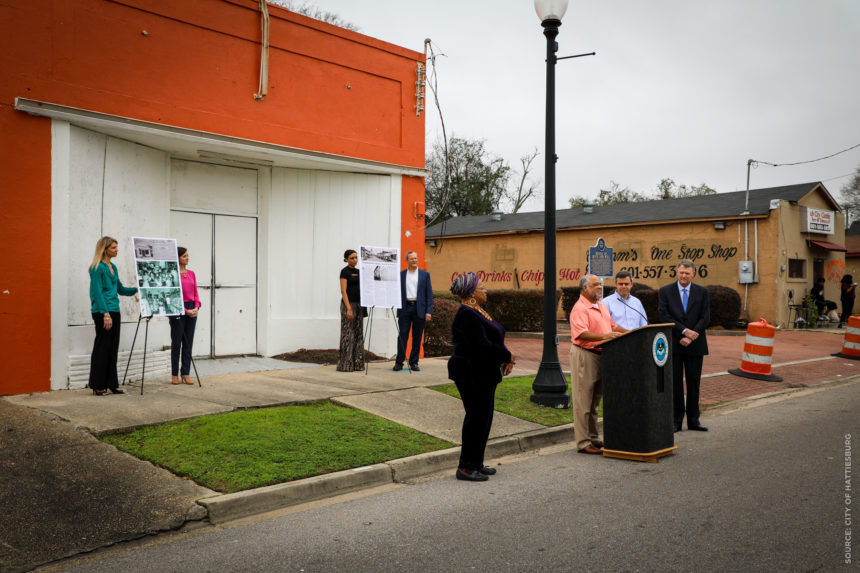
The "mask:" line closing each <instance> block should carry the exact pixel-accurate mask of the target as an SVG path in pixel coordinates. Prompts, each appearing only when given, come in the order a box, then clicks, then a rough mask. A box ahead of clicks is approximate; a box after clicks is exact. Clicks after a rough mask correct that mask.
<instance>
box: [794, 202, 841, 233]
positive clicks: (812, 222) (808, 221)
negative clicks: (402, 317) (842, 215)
mask: <svg viewBox="0 0 860 573" xmlns="http://www.w3.org/2000/svg"><path fill="white" fill-rule="evenodd" d="M835 223H836V213H834V212H833V211H825V210H823V209H813V208H812V207H807V208H806V216H805V217H804V218H803V220H802V222H801V227H802V228H801V231H803V232H804V233H823V234H825V235H832V234H833V233H834V231H835V228H836V224H835Z"/></svg>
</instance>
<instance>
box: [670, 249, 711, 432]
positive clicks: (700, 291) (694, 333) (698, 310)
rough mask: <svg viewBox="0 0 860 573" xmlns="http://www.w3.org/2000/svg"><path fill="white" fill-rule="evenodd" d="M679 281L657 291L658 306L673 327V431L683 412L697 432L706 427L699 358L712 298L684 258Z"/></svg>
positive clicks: (703, 352)
mask: <svg viewBox="0 0 860 573" xmlns="http://www.w3.org/2000/svg"><path fill="white" fill-rule="evenodd" d="M676 272H677V275H678V281H677V282H674V283H672V284H668V285H666V286H664V287H662V288H660V290H659V291H658V293H657V300H658V304H657V309H658V311H659V313H660V320H661V321H662V322H674V323H675V326H674V327H672V379H673V386H674V402H675V407H674V421H675V431H676V432H680V431H681V423H682V422H683V421H684V414H685V413H686V415H687V428H689V429H690V430H697V431H699V432H707V431H708V429H707V428H706V427H705V426H703V425H702V424H700V423H699V382H700V381H701V378H702V361H703V360H704V356H705V355H706V354H707V353H708V340H707V337H706V336H705V329H707V328H708V325H709V324H710V322H711V310H710V307H711V302H710V300H709V298H708V289H706V288H705V287H703V286H699V285H696V284H693V275H695V274H696V267H695V265H694V264H693V261H691V260H689V259H684V260H683V261H681V262H680V263H678V268H677V271H676ZM684 377H686V379H687V404H686V408H685V406H684Z"/></svg>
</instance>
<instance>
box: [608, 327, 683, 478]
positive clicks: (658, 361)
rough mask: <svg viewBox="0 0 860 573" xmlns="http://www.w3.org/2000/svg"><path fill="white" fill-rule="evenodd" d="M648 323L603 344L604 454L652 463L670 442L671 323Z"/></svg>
mask: <svg viewBox="0 0 860 573" xmlns="http://www.w3.org/2000/svg"><path fill="white" fill-rule="evenodd" d="M673 325H674V323H671V322H670V323H667V324H651V325H648V326H642V327H640V328H637V329H635V330H631V331H629V332H626V333H624V334H623V335H621V336H619V337H618V338H613V339H612V340H608V341H606V342H604V343H602V344H600V345H599V346H600V348H602V349H603V352H602V354H601V360H600V364H601V369H602V378H603V443H604V448H603V455H604V456H606V457H610V458H623V459H628V460H636V461H643V462H652V463H656V462H657V461H658V459H659V458H661V457H663V456H667V455H669V454H671V453H672V452H673V451H674V450H675V449H676V448H677V446H676V445H675V433H674V426H673V422H672V408H673V402H672V391H673V390H672V347H671V343H672V326H673Z"/></svg>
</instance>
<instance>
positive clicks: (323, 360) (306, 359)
mask: <svg viewBox="0 0 860 573" xmlns="http://www.w3.org/2000/svg"><path fill="white" fill-rule="evenodd" d="M366 356H367V360H370V361H377V360H387V358H383V357H382V356H377V355H376V354H374V353H373V352H368V353H367V355H366ZM339 357H340V351H339V350H337V349H336V348H330V349H328V350H319V349H317V350H308V349H307V348H299V349H298V350H296V351H295V352H285V353H284V354H279V355H277V356H272V358H277V359H278V360H285V361H287V362H303V363H307V364H322V365H323V366H325V365H326V364H337V359H338V358H339Z"/></svg>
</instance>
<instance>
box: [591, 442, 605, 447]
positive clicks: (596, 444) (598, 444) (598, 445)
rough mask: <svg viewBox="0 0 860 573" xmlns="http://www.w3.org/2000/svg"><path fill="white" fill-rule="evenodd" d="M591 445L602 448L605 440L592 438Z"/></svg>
mask: <svg viewBox="0 0 860 573" xmlns="http://www.w3.org/2000/svg"><path fill="white" fill-rule="evenodd" d="M591 445H592V446H594V447H595V448H602V447H603V442H602V441H600V440H591Z"/></svg>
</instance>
